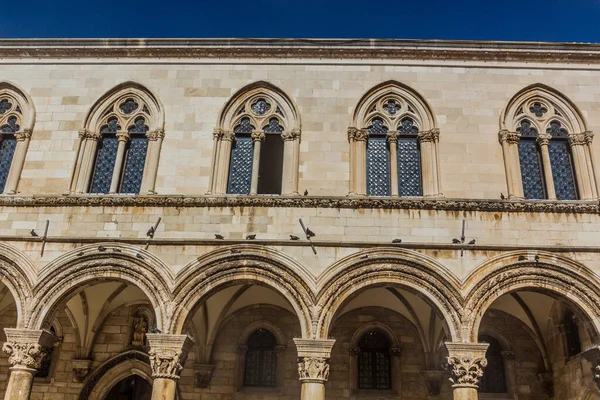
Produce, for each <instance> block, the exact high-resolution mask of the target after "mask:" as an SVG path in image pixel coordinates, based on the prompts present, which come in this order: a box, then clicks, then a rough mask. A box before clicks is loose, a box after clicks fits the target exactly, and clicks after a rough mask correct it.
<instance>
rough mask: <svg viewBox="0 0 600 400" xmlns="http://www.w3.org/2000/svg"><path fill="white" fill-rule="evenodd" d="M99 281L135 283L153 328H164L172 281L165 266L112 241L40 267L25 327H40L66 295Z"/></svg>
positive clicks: (156, 259) (86, 247)
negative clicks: (151, 313) (150, 311)
mask: <svg viewBox="0 0 600 400" xmlns="http://www.w3.org/2000/svg"><path fill="white" fill-rule="evenodd" d="M103 281H120V282H125V283H129V284H132V285H134V286H137V287H138V288H139V289H140V290H142V292H144V294H145V295H146V297H147V298H148V300H149V301H150V303H151V304H152V307H153V309H154V313H155V316H156V326H157V328H158V329H161V330H163V329H164V330H166V327H168V325H169V322H168V320H169V316H170V313H169V312H168V311H167V307H168V305H169V304H170V302H171V296H170V293H171V290H170V289H171V287H172V281H173V277H172V274H171V272H170V270H169V268H168V267H167V266H166V265H165V264H164V263H163V262H162V261H160V260H159V259H158V258H157V257H155V256H153V255H152V254H150V253H149V252H147V251H144V250H141V249H139V248H138V247H134V246H129V245H123V244H115V243H103V244H96V245H90V246H84V247H80V248H77V249H75V250H73V251H71V252H69V253H67V254H65V255H63V256H61V257H59V258H58V259H56V260H54V261H53V262H51V263H49V264H48V265H47V266H46V267H45V268H44V269H43V270H42V271H40V280H39V282H38V284H37V285H36V286H35V288H34V298H33V302H32V303H33V304H34V306H33V308H32V310H31V318H30V322H29V328H31V329H40V328H41V327H42V326H43V324H44V321H46V320H48V319H52V317H53V315H54V313H56V311H57V309H58V308H59V307H60V305H62V304H63V303H64V301H66V300H67V299H68V298H69V297H70V295H72V294H73V293H74V292H76V291H78V290H81V289H83V288H85V287H87V286H90V285H93V284H95V283H98V282H103Z"/></svg>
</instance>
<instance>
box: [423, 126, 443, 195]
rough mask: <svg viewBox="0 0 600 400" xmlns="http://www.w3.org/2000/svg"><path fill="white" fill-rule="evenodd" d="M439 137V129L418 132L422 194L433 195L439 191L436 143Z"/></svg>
mask: <svg viewBox="0 0 600 400" xmlns="http://www.w3.org/2000/svg"><path fill="white" fill-rule="evenodd" d="M439 138H440V131H439V129H432V130H430V131H422V132H419V138H418V140H419V148H420V150H421V176H422V178H421V179H422V180H423V196H424V197H435V196H438V195H439V194H440V192H441V188H440V187H439V183H440V180H439V174H438V172H439V171H438V169H439V167H438V156H437V154H436V147H437V146H436V144H437V142H438V140H439Z"/></svg>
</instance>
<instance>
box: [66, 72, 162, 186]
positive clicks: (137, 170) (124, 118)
mask: <svg viewBox="0 0 600 400" xmlns="http://www.w3.org/2000/svg"><path fill="white" fill-rule="evenodd" d="M85 126H86V127H85V129H84V130H83V131H81V132H80V135H79V138H80V143H79V151H78V153H77V161H76V166H75V170H74V173H73V179H72V181H71V192H74V193H84V192H89V193H101V194H114V193H124V194H138V193H144V194H151V193H154V185H155V181H156V172H157V169H158V160H159V154H160V147H161V145H162V139H163V137H164V131H163V129H162V126H163V117H162V111H161V109H160V105H159V104H158V101H157V100H156V98H155V97H154V96H153V95H152V94H150V93H149V92H148V91H147V89H145V88H143V87H141V86H140V85H137V84H133V83H129V84H124V85H120V86H119V87H117V88H115V89H113V90H112V91H111V92H109V93H108V94H107V95H105V96H104V97H103V98H102V99H101V100H99V101H98V102H97V103H96V105H94V107H93V108H92V111H91V112H90V114H89V116H88V118H87V120H86V125H85Z"/></svg>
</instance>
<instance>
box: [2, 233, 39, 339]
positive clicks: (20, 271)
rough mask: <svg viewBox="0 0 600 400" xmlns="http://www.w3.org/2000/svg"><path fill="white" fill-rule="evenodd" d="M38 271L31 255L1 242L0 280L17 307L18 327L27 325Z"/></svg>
mask: <svg viewBox="0 0 600 400" xmlns="http://www.w3.org/2000/svg"><path fill="white" fill-rule="evenodd" d="M36 276H37V271H36V268H35V266H34V265H33V263H32V262H31V260H30V259H29V257H27V256H26V255H25V254H23V253H22V252H21V251H19V250H17V249H15V248H14V247H12V246H10V245H7V244H5V243H0V282H2V284H4V285H5V286H6V287H7V288H8V290H9V291H10V293H11V295H12V297H13V299H14V301H15V305H16V308H17V326H16V327H17V328H22V327H24V326H26V324H27V321H28V319H29V315H30V305H31V299H32V298H33V286H34V284H35V281H36Z"/></svg>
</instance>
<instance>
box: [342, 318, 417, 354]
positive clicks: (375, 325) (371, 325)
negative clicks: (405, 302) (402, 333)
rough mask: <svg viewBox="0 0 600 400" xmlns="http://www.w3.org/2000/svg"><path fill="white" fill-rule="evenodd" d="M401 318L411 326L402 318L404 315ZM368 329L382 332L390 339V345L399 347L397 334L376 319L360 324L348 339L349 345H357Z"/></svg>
mask: <svg viewBox="0 0 600 400" xmlns="http://www.w3.org/2000/svg"><path fill="white" fill-rule="evenodd" d="M401 318H402V319H403V320H405V321H406V322H407V323H409V324H410V325H411V326H412V323H411V322H410V321H408V320H407V319H406V318H404V316H401ZM370 331H380V332H383V334H385V335H386V336H387V338H388V339H389V340H390V344H391V347H400V340H399V339H398V336H397V335H396V333H395V332H394V330H393V329H392V328H390V327H389V326H387V325H386V324H384V323H381V322H377V321H373V322H368V323H366V324H364V325H361V326H360V327H359V328H358V329H357V330H356V332H354V335H352V339H350V347H351V348H352V347H358V342H359V341H360V339H361V338H362V337H363V335H365V334H366V333H368V332H370Z"/></svg>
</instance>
